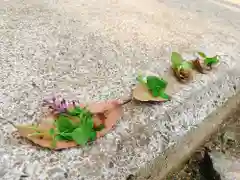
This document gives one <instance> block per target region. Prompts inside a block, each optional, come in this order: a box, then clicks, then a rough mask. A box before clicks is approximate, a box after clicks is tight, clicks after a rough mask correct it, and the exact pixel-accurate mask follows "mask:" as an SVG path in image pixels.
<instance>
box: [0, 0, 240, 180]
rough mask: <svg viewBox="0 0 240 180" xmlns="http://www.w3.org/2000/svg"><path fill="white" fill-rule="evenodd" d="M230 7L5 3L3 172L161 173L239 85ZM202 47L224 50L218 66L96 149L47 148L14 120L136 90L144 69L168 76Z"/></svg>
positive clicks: (127, 113)
mask: <svg viewBox="0 0 240 180" xmlns="http://www.w3.org/2000/svg"><path fill="white" fill-rule="evenodd" d="M224 3H225V2H224V1H215V0H202V1H192V0H184V1H183V0H149V1H145V0H121V1H118V0H113V1H103V0H102V1H101V0H88V1H85V0H71V1H67V0H43V1H39V0H14V1H0V29H1V30H0V31H1V33H0V62H1V71H0V79H1V83H0V89H1V91H0V118H1V121H0V142H1V146H0V156H1V158H0V170H1V172H0V176H1V177H0V178H1V179H8V180H11V179H13V180H15V179H19V178H20V177H22V176H24V177H25V176H27V177H26V179H27V178H28V179H44V180H45V179H71V180H74V179H77V180H79V179H80V180H83V179H84V180H104V179H111V180H120V179H126V177H129V175H131V174H133V175H137V177H138V178H148V179H150V178H151V177H152V178H154V177H159V176H158V173H157V172H160V171H159V168H157V167H153V166H152V164H154V163H155V162H157V161H158V160H157V159H158V157H159V156H162V155H164V154H165V152H166V150H168V149H174V148H173V147H174V145H176V144H177V143H179V142H181V140H184V137H185V135H186V134H187V133H188V132H190V130H191V131H194V130H195V129H197V128H196V127H198V125H201V124H202V122H203V121H204V119H205V118H206V117H207V116H208V115H209V114H210V113H211V112H213V111H214V110H215V109H217V108H218V107H220V106H222V105H223V104H224V102H226V101H227V99H228V98H229V97H231V96H233V95H235V94H236V92H237V91H238V90H239V89H240V78H239V77H240V71H239V64H240V63H239V62H240V58H239V55H240V45H239V42H240V34H239V32H240V31H239V30H240V20H239V18H237V17H239V8H238V6H236V5H233V4H231V5H229V3H228V4H227V6H226V4H225V6H224ZM196 50H197V51H204V52H206V53H207V54H209V55H210V54H214V55H215V54H219V55H221V63H220V65H219V66H218V67H217V69H215V70H214V71H212V72H210V73H209V74H207V75H202V74H197V75H196V77H195V78H194V80H193V81H192V82H190V83H189V84H187V85H180V84H174V85H175V86H176V87H177V89H179V91H178V92H177V93H175V94H173V100H172V101H171V102H168V103H164V104H161V105H159V104H155V105H149V104H131V105H129V106H127V107H126V108H125V109H124V116H123V118H122V119H121V120H120V121H119V123H118V125H117V127H116V129H115V130H113V131H112V132H111V133H109V134H108V135H107V136H106V137H104V138H102V139H99V140H98V141H96V142H95V143H94V144H93V145H91V146H87V147H84V148H75V149H69V150H66V151H62V152H50V151H47V150H42V149H39V148H37V147H35V146H32V145H31V144H29V143H28V142H26V141H23V140H20V139H18V138H17V136H16V137H15V136H13V135H12V132H14V131H15V129H14V128H13V127H12V126H11V125H9V124H7V121H12V122H14V123H29V122H36V121H37V120H38V119H39V118H40V115H41V111H40V107H41V106H40V105H41V101H42V99H43V97H46V96H49V95H52V93H59V94H62V95H63V96H64V97H66V98H67V99H78V100H79V101H81V102H89V101H99V100H105V99H116V98H122V97H125V96H129V95H130V94H131V89H132V87H133V85H134V84H136V75H137V73H138V72H139V71H151V72H154V73H158V74H160V75H164V74H166V73H168V71H169V68H170V62H169V58H170V54H171V52H172V51H179V52H181V53H183V54H184V57H189V56H190V55H191V53H192V52H194V51H196ZM189 54H190V55H189ZM179 87H181V88H179ZM209 130H210V129H209ZM200 136H202V135H200ZM194 140H195V139H194V138H193V139H192V141H193V142H194ZM187 149H188V148H187V146H186V148H184V149H181V151H183V152H184V151H187V152H188V150H187ZM176 159H177V157H176ZM177 161H178V159H177V160H176V162H177ZM163 162H164V161H163ZM167 169H168V168H167ZM168 170H170V168H169V169H168ZM166 172H167V171H166ZM163 174H164V173H163Z"/></svg>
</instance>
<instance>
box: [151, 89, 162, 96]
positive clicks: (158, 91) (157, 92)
mask: <svg viewBox="0 0 240 180" xmlns="http://www.w3.org/2000/svg"><path fill="white" fill-rule="evenodd" d="M151 93H152V96H153V97H158V96H159V93H160V89H157V88H156V89H152V90H151Z"/></svg>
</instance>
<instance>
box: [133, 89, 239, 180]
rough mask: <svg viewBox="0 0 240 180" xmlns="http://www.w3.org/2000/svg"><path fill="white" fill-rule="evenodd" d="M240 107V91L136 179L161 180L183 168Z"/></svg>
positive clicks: (142, 170) (139, 173)
mask: <svg viewBox="0 0 240 180" xmlns="http://www.w3.org/2000/svg"><path fill="white" fill-rule="evenodd" d="M238 105H240V91H238V92H237V93H236V95H234V96H232V97H231V98H229V99H228V100H227V101H226V102H225V103H224V105H223V106H221V107H219V108H217V109H216V110H215V111H213V112H212V113H211V114H210V115H209V116H208V117H206V118H205V119H204V120H203V121H202V123H200V124H199V125H198V126H197V128H195V129H191V130H190V131H189V132H188V133H187V134H186V135H185V136H184V137H183V138H182V139H181V140H180V141H179V142H177V143H176V144H175V145H173V146H172V147H171V148H170V149H168V150H166V151H165V153H164V154H163V155H161V156H158V157H156V158H155V159H154V160H153V161H152V162H151V163H149V164H147V165H146V166H145V167H143V168H141V169H140V170H139V171H138V172H137V173H136V179H137V180H143V179H144V180H146V179H147V180H161V179H164V178H166V177H167V175H169V174H170V173H173V172H174V171H176V170H178V169H179V168H181V167H182V165H183V163H184V162H186V161H187V160H188V159H189V157H191V155H192V154H193V153H194V152H195V150H196V149H197V148H198V147H199V146H201V145H202V144H204V142H205V141H206V140H207V139H209V138H210V137H211V135H213V134H214V133H216V132H217V130H218V129H219V128H220V127H221V125H222V124H223V123H224V122H225V121H226V120H227V118H228V117H229V115H230V114H232V113H234V112H235V111H236V109H237V107H238Z"/></svg>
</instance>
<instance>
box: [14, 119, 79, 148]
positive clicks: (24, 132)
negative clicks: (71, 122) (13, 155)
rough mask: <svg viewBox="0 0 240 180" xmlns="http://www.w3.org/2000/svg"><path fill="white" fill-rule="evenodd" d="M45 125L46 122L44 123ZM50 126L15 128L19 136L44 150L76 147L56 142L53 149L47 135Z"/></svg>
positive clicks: (19, 126) (51, 139)
mask: <svg viewBox="0 0 240 180" xmlns="http://www.w3.org/2000/svg"><path fill="white" fill-rule="evenodd" d="M44 123H46V121H44ZM51 127H52V126H46V124H39V125H38V126H33V125H17V126H16V128H17V130H18V132H19V134H20V136H22V137H24V138H27V139H28V140H30V141H31V142H33V143H34V144H37V145H39V146H41V147H44V148H49V149H55V150H59V149H66V148H70V147H74V146H77V144H76V143H75V142H73V141H57V142H56V146H55V147H53V146H52V143H53V138H52V136H51V135H50V133H49V130H50V129H51Z"/></svg>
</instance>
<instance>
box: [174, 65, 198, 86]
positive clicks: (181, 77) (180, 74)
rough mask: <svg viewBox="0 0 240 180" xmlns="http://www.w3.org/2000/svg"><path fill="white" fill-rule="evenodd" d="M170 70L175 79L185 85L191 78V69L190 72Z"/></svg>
mask: <svg viewBox="0 0 240 180" xmlns="http://www.w3.org/2000/svg"><path fill="white" fill-rule="evenodd" d="M172 70H173V73H174V75H175V77H176V78H177V79H178V81H180V82H183V83H186V82H189V81H190V80H191V79H192V78H193V75H192V70H191V69H190V70H184V69H180V70H178V69H175V68H172Z"/></svg>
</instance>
